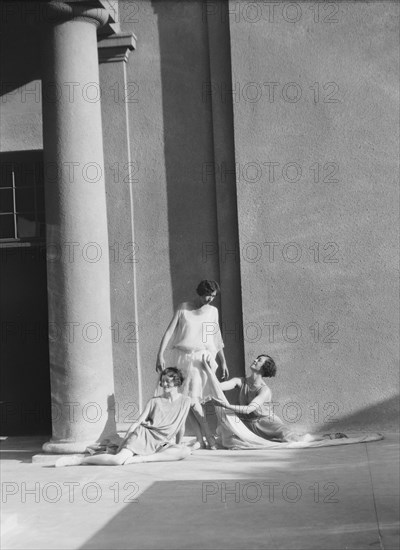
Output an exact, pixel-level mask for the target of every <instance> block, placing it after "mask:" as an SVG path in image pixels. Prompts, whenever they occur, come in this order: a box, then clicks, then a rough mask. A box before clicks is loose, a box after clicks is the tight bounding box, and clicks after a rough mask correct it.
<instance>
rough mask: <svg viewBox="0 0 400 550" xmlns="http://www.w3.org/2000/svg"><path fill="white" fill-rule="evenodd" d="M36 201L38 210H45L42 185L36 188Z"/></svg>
mask: <svg viewBox="0 0 400 550" xmlns="http://www.w3.org/2000/svg"><path fill="white" fill-rule="evenodd" d="M36 201H37V208H38V210H44V188H43V187H42V186H39V187H37V188H36Z"/></svg>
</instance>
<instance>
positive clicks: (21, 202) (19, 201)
mask: <svg viewBox="0 0 400 550" xmlns="http://www.w3.org/2000/svg"><path fill="white" fill-rule="evenodd" d="M15 202H16V211H17V212H25V211H30V210H35V191H34V189H33V188H32V187H31V188H28V189H16V190H15Z"/></svg>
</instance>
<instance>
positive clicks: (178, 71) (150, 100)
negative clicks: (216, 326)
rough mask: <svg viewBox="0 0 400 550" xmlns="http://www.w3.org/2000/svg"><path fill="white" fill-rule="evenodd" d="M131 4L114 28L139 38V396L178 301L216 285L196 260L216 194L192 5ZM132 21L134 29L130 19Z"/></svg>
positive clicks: (147, 391)
mask: <svg viewBox="0 0 400 550" xmlns="http://www.w3.org/2000/svg"><path fill="white" fill-rule="evenodd" d="M136 6H137V7H138V11H136V9H134V7H133V5H132V3H131V2H126V3H122V5H121V6H120V19H121V28H122V30H123V31H124V32H126V31H131V32H134V33H135V34H136V35H137V37H138V45H137V50H136V51H135V52H134V53H133V54H132V55H131V56H130V59H129V62H128V66H127V80H128V84H129V83H130V89H131V90H132V91H134V90H137V91H136V92H135V95H134V97H133V99H135V100H137V101H132V102H131V103H130V104H129V111H130V132H131V155H132V160H133V161H134V162H135V163H136V165H137V174H136V175H135V179H136V182H135V183H134V186H133V194H134V208H135V242H136V243H137V246H138V252H137V259H138V263H137V273H138V292H137V302H138V316H139V333H138V334H139V342H140V350H141V362H142V371H143V390H144V391H143V393H144V396H145V397H148V396H150V395H152V393H153V391H154V387H155V383H156V375H155V361H156V355H157V351H158V346H159V343H160V340H161V337H162V335H163V333H164V331H165V329H166V327H167V325H168V323H169V321H170V319H171V317H172V313H173V309H174V307H176V306H177V305H178V304H179V303H180V302H182V301H184V300H188V299H190V298H191V297H192V296H194V290H195V288H196V286H197V284H198V282H199V281H200V280H201V279H203V278H215V279H218V278H219V277H218V258H217V257H214V258H213V259H212V260H211V261H209V262H207V263H205V262H203V261H202V243H203V242H207V241H213V242H215V241H216V240H217V237H216V228H217V219H216V207H215V189H214V186H213V184H212V182H211V183H209V184H208V185H204V184H203V181H202V166H203V163H205V162H207V161H212V159H213V150H212V125H211V112H210V107H209V105H206V104H205V103H203V102H202V98H201V89H202V82H203V81H205V80H208V71H209V62H208V44H207V34H206V31H207V27H206V23H205V22H202V9H201V6H200V4H199V3H197V2H194V3H187V2H185V3H183V4H182V3H179V4H178V3H175V2H146V1H144V2H140V3H138V4H136ZM133 19H136V22H131V21H132V20H133Z"/></svg>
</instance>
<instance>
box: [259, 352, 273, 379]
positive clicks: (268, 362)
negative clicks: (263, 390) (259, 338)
mask: <svg viewBox="0 0 400 550" xmlns="http://www.w3.org/2000/svg"><path fill="white" fill-rule="evenodd" d="M260 357H266V359H265V361H264V363H263V365H262V367H261V368H262V370H261V376H262V377H263V378H272V377H273V376H276V365H275V361H274V360H273V359H272V357H270V356H269V355H267V354H266V353H261V355H258V357H257V359H259V358H260Z"/></svg>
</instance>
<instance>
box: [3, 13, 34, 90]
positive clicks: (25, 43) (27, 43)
mask: <svg viewBox="0 0 400 550" xmlns="http://www.w3.org/2000/svg"><path fill="white" fill-rule="evenodd" d="M6 21H7V18H6ZM6 21H5V22H6ZM13 25H15V26H13ZM3 27H4V28H3V29H2V32H1V33H0V51H1V52H3V53H2V55H1V81H2V82H1V93H0V95H4V94H8V93H11V92H13V91H14V90H16V89H18V88H20V87H21V86H23V85H24V84H29V83H30V82H32V81H35V80H39V79H40V78H41V62H40V33H39V32H38V31H37V29H35V28H34V27H29V26H23V25H22V22H21V20H17V21H12V20H11V19H10V22H9V23H7V25H3ZM6 52H12V55H10V54H9V53H8V54H7V53H6ZM30 89H32V88H30V87H29V86H27V87H26V94H27V95H29V90H30ZM32 94H33V92H31V94H30V96H29V99H31V97H32ZM38 100H39V101H40V98H38Z"/></svg>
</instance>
